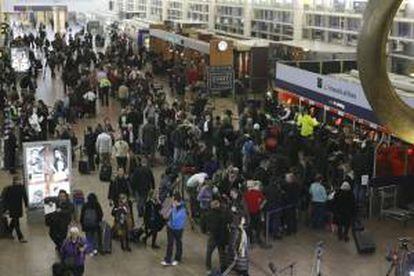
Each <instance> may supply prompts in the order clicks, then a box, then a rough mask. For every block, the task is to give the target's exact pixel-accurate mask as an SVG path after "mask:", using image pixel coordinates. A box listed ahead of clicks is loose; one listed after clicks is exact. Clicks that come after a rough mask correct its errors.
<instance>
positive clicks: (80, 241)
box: [60, 226, 86, 276]
mask: <svg viewBox="0 0 414 276" xmlns="http://www.w3.org/2000/svg"><path fill="white" fill-rule="evenodd" d="M85 252H86V240H85V238H83V237H82V236H81V232H80V230H79V228H78V227H77V226H72V227H70V228H69V231H68V237H67V238H66V239H65V241H64V242H63V245H62V248H61V249H60V255H61V260H62V264H63V266H64V268H65V270H66V271H68V272H69V271H70V272H71V273H72V274H73V276H82V275H83V273H84V271H85Z"/></svg>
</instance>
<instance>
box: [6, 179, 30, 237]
mask: <svg viewBox="0 0 414 276" xmlns="http://www.w3.org/2000/svg"><path fill="white" fill-rule="evenodd" d="M5 202H6V210H7V211H9V216H10V218H11V220H10V224H9V229H10V232H11V233H13V231H16V235H17V238H18V240H19V242H21V243H26V242H27V241H26V240H25V239H24V236H23V233H22V231H21V230H20V218H21V217H22V216H23V204H24V206H25V207H26V208H27V193H26V189H25V187H24V186H23V185H22V184H21V182H20V180H19V178H18V177H17V176H14V177H13V184H12V185H11V186H9V187H8V188H7V189H6V193H5Z"/></svg>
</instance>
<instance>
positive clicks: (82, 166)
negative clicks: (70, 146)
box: [78, 147, 91, 174]
mask: <svg viewBox="0 0 414 276" xmlns="http://www.w3.org/2000/svg"><path fill="white" fill-rule="evenodd" d="M79 151H80V156H79V163H78V171H79V173H80V174H89V173H90V171H91V170H90V168H89V162H88V159H86V158H85V155H84V152H83V147H80V149H79Z"/></svg>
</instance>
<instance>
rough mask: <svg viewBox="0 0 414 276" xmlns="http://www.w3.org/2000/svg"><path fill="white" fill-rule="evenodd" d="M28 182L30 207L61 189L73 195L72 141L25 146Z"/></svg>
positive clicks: (38, 205) (26, 181) (37, 143)
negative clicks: (71, 192) (71, 190)
mask: <svg viewBox="0 0 414 276" xmlns="http://www.w3.org/2000/svg"><path fill="white" fill-rule="evenodd" d="M23 158H24V159H23V162H24V166H23V168H24V180H25V183H26V187H27V196H28V199H29V207H30V208H41V207H42V206H43V202H44V199H45V198H47V197H50V196H57V195H58V193H59V191H60V190H65V191H67V192H68V193H70V184H71V168H72V164H71V163H72V162H71V161H72V156H71V145H70V141H69V140H58V141H40V142H29V143H23Z"/></svg>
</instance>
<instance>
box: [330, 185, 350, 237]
mask: <svg viewBox="0 0 414 276" xmlns="http://www.w3.org/2000/svg"><path fill="white" fill-rule="evenodd" d="M333 202H334V203H333V205H334V206H333V207H334V208H333V209H334V221H335V222H336V223H337V225H338V239H339V240H340V241H341V240H344V241H345V242H348V241H349V236H348V232H349V228H350V226H351V222H352V219H353V218H354V217H355V212H356V208H355V199H354V194H353V193H352V190H351V184H349V182H347V181H344V182H343V183H342V185H341V188H340V190H339V191H338V192H337V193H336V194H335V197H334V201H333Z"/></svg>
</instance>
